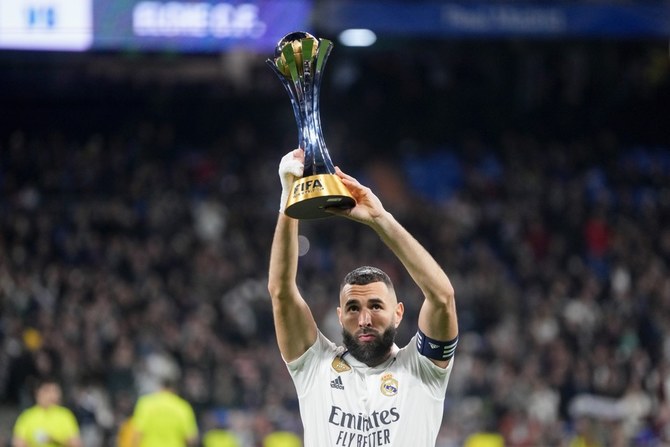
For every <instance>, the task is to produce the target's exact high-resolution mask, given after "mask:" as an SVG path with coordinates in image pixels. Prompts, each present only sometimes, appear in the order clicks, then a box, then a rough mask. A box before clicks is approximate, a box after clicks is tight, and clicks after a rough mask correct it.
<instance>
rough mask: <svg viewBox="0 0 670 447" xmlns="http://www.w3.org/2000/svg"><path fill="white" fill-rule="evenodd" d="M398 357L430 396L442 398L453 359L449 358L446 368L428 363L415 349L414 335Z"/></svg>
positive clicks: (426, 358) (428, 360)
mask: <svg viewBox="0 0 670 447" xmlns="http://www.w3.org/2000/svg"><path fill="white" fill-rule="evenodd" d="M399 356H402V357H403V358H404V359H403V362H404V363H405V364H406V365H407V367H408V368H409V369H410V370H411V371H412V373H413V374H415V375H416V376H418V377H419V378H420V379H421V382H422V383H423V384H424V386H426V387H427V388H428V390H429V392H430V394H431V395H433V396H438V397H442V396H444V393H445V392H446V391H447V384H448V383H449V377H450V376H451V370H452V369H453V366H454V357H452V358H451V360H450V361H449V365H448V366H447V367H446V368H440V367H439V366H437V365H435V364H434V363H433V362H432V361H430V359H429V358H428V357H426V356H424V355H421V354H420V353H419V351H418V350H417V348H416V335H414V337H412V339H411V340H410V341H409V343H408V344H407V346H405V348H403V349H402V353H401V354H399Z"/></svg>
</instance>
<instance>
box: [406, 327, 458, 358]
mask: <svg viewBox="0 0 670 447" xmlns="http://www.w3.org/2000/svg"><path fill="white" fill-rule="evenodd" d="M457 344H458V335H457V336H456V338H454V339H453V340H449V341H440V340H433V339H432V338H430V337H427V336H426V334H424V333H423V332H421V329H419V330H418V332H417V333H416V349H417V350H418V351H419V354H421V355H423V356H425V357H428V358H429V359H434V360H449V359H450V358H452V357H453V356H454V352H455V351H456V345H457Z"/></svg>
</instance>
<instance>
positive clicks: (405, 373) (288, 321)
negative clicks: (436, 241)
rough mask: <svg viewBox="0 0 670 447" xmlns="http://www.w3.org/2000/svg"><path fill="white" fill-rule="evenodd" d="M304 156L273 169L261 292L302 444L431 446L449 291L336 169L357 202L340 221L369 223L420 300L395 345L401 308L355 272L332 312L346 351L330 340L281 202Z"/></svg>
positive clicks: (373, 200)
mask: <svg viewBox="0 0 670 447" xmlns="http://www.w3.org/2000/svg"><path fill="white" fill-rule="evenodd" d="M303 166H304V151H303V150H302V149H296V150H294V151H291V152H289V153H288V154H286V155H285V156H284V157H283V158H282V160H281V162H280V165H279V176H280V179H281V183H282V188H283V191H282V201H281V203H280V209H279V217H278V219H277V225H276V228H275V233H274V238H273V242H272V250H271V254H270V268H269V280H268V290H269V292H270V296H271V297H272V308H273V316H274V322H275V330H276V336H277V342H278V345H279V350H280V352H281V355H282V357H283V359H284V361H285V362H286V364H287V367H288V370H289V372H290V374H291V377H292V379H293V382H294V384H295V387H296V391H297V394H298V399H299V403H300V415H301V418H302V422H303V428H304V445H305V447H325V446H366V447H380V446H388V447H407V446H412V447H434V446H435V440H436V438H437V434H438V431H439V429H440V425H441V423H442V415H443V408H444V397H445V392H446V389H447V383H448V381H449V376H450V374H451V370H452V368H453V355H454V351H455V349H456V344H457V342H458V323H457V318H456V304H455V300H454V289H453V287H452V285H451V282H450V281H449V278H448V277H447V275H446V273H445V272H444V271H443V269H442V268H441V267H440V266H439V264H438V263H437V262H436V261H435V259H434V258H433V257H432V256H431V255H430V254H429V253H428V251H427V250H426V249H425V248H424V247H423V246H422V245H421V244H420V243H419V242H418V241H417V240H416V239H415V238H414V237H413V236H412V235H411V234H410V233H409V232H408V231H407V230H406V229H405V228H404V227H403V226H402V225H401V224H400V223H398V221H396V220H395V218H394V217H393V215H391V213H389V212H388V211H386V210H385V209H384V207H383V205H382V203H381V201H380V200H379V198H378V197H377V196H376V195H375V194H374V193H373V192H372V191H371V190H370V188H368V187H366V186H363V185H362V184H360V183H359V182H358V181H357V180H356V179H355V178H353V177H351V176H350V175H347V174H345V173H344V172H342V171H341V170H340V169H339V168H336V174H337V176H338V177H339V178H340V179H341V180H342V183H343V184H344V186H345V187H346V188H347V189H348V190H349V192H350V193H351V195H352V196H353V198H354V199H355V201H356V205H355V206H354V207H353V208H350V209H339V208H332V209H330V210H329V211H330V212H331V213H332V214H335V215H339V216H342V217H345V218H348V219H351V220H354V221H356V222H360V223H362V224H364V225H367V226H368V227H370V228H371V229H372V230H374V231H375V232H376V233H377V235H378V236H379V237H380V239H381V240H382V241H383V242H384V243H385V244H386V246H387V247H388V248H389V249H390V250H391V252H393V254H394V255H395V256H396V257H397V258H398V260H399V261H400V262H401V263H402V264H403V265H404V267H405V269H406V270H407V273H408V274H409V275H410V277H411V278H412V279H413V280H414V282H415V283H416V285H417V286H418V287H419V289H420V290H421V292H422V294H423V297H424V300H423V302H422V304H421V310H420V312H419V318H418V322H417V332H416V335H415V336H414V337H412V339H411V340H410V342H409V343H408V344H407V345H406V346H404V347H402V348H399V347H398V346H397V345H396V344H395V343H394V339H395V333H396V329H397V327H398V325H399V324H400V322H401V321H402V318H403V313H404V306H403V304H402V303H401V302H399V301H398V298H397V297H396V294H395V290H394V287H393V284H392V282H391V279H390V278H389V276H388V275H387V274H386V273H384V272H383V271H382V270H380V269H378V268H375V267H369V266H364V267H359V268H357V269H355V270H353V271H352V272H351V273H349V274H347V275H346V277H345V278H344V280H343V281H342V284H341V287H340V294H339V306H338V308H337V315H338V318H339V321H340V324H341V326H342V335H343V343H344V346H337V345H335V344H334V343H333V342H331V341H330V340H328V339H327V338H326V337H325V336H324V335H323V334H322V333H321V331H320V330H319V329H318V328H317V325H316V322H315V320H314V317H313V315H312V312H311V310H310V308H309V305H308V304H307V302H306V301H305V300H304V298H303V297H302V295H301V294H300V291H299V289H298V285H297V283H296V278H297V271H298V225H299V221H298V220H295V219H292V218H291V217H288V216H287V215H285V214H284V207H285V198H286V197H287V195H288V191H287V188H290V185H291V184H292V182H293V180H294V179H295V178H298V177H301V176H302V171H303Z"/></svg>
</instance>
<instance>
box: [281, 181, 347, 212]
mask: <svg viewBox="0 0 670 447" xmlns="http://www.w3.org/2000/svg"><path fill="white" fill-rule="evenodd" d="M354 206H356V201H355V200H354V198H353V197H352V196H351V194H350V193H349V190H348V189H347V187H346V186H344V184H343V183H342V180H340V178H339V177H338V176H337V175H335V174H317V175H309V176H307V177H302V178H299V179H298V180H296V181H295V182H293V189H292V193H291V195H290V196H289V198H288V202H286V210H285V211H284V212H285V213H286V215H287V216H289V217H292V218H294V219H320V218H323V217H330V216H332V214H330V213H328V212H326V210H325V209H326V208H343V209H347V208H353V207H354Z"/></svg>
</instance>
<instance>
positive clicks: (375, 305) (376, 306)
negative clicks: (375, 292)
mask: <svg viewBox="0 0 670 447" xmlns="http://www.w3.org/2000/svg"><path fill="white" fill-rule="evenodd" d="M372 308H373V309H374V310H380V309H382V305H381V304H377V303H375V304H373V305H372Z"/></svg>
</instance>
